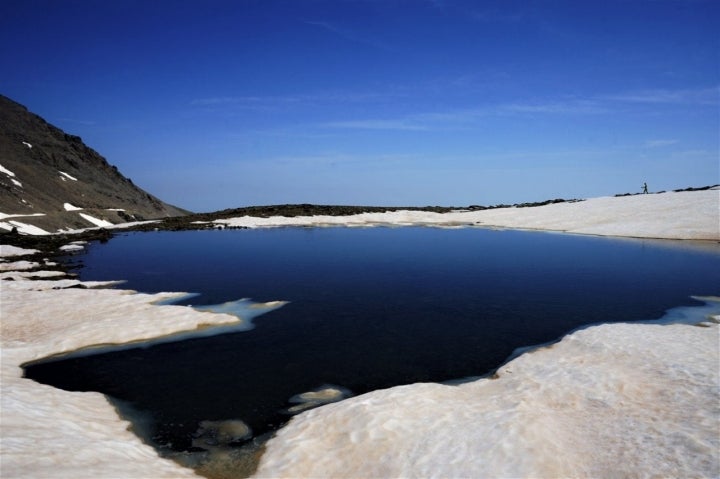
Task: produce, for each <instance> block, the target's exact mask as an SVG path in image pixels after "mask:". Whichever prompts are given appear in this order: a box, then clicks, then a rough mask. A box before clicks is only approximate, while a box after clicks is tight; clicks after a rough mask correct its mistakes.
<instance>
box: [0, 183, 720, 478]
mask: <svg viewBox="0 0 720 479" xmlns="http://www.w3.org/2000/svg"><path fill="white" fill-rule="evenodd" d="M717 195H718V192H717V191H706V192H686V193H668V194H658V195H643V196H637V197H625V198H598V199H596V200H587V201H584V202H581V203H568V204H562V203H561V204H558V205H549V206H545V207H536V208H524V209H516V208H511V209H507V210H491V211H486V212H478V213H452V214H449V215H447V216H446V218H447V217H452V218H454V219H453V220H452V221H451V220H449V219H448V220H443V221H439V219H438V218H437V217H436V216H435V215H432V214H428V213H423V214H422V215H419V216H418V215H415V214H414V213H413V214H411V212H398V213H396V214H385V215H384V216H380V217H367V216H364V217H362V218H353V217H345V218H341V219H339V220H338V219H331V218H318V217H315V218H312V219H307V220H297V219H288V218H270V219H268V220H262V219H257V218H253V219H247V218H245V219H239V220H238V221H239V223H240V224H244V225H246V226H255V227H257V226H285V225H289V224H302V223H301V222H300V223H298V221H308V222H309V223H308V224H315V225H325V224H338V223H333V222H337V221H340V223H339V224H346V225H358V226H368V225H375V224H378V225H394V224H427V225H431V226H443V227H452V226H462V225H468V224H470V225H473V226H475V225H478V224H480V225H482V226H498V227H518V228H533V229H556V230H562V231H572V232H581V233H586V234H611V235H624V236H635V237H672V238H681V239H708V238H709V239H713V238H715V239H717V227H718V196H717ZM479 213H483V214H479ZM462 215H465V216H462ZM513 215H516V216H513ZM358 216H362V215H358ZM6 218H7V215H5V216H3V217H0V220H1V219H6ZM290 220H292V221H290ZM233 221H234V220H233ZM243 222H244V223H243ZM478 222H481V223H478ZM661 234H663V235H667V236H659V235H661ZM20 253H21V252H20V251H18V250H17V249H14V248H8V247H6V246H2V247H0V255H2V256H3V257H4V256H8V257H9V256H11V255H12V256H14V257H16V258H17V255H18V254H20ZM40 266H41V265H40V264H38V263H34V262H29V261H24V260H22V258H20V259H19V260H16V261H13V262H0V270H2V272H1V273H0V277H1V278H2V279H5V278H7V277H12V278H13V281H5V280H2V281H0V319H1V320H2V321H0V346H1V350H0V355H1V359H2V363H1V369H0V385H1V386H2V395H1V397H0V411H1V413H2V420H1V421H0V467H1V471H0V475H1V476H2V477H3V478H5V477H7V478H21V477H22V478H25V477H37V478H44V477H53V478H64V477H68V478H70V477H72V478H120V477H122V478H151V477H152V478H161V477H167V478H181V477H196V476H195V474H194V473H193V472H192V471H191V470H188V469H184V468H182V467H181V466H179V465H177V464H175V463H172V462H169V461H167V460H164V459H161V458H159V457H158V456H157V454H156V453H155V451H154V450H153V449H152V448H150V447H149V446H147V445H146V444H144V443H143V442H141V441H140V439H138V438H137V437H136V436H135V435H133V434H132V433H130V432H129V431H128V426H129V424H128V423H127V422H125V421H123V420H121V419H120V418H119V417H118V414H117V412H116V410H115V409H114V408H113V407H112V406H111V404H110V403H109V402H108V401H107V400H106V398H105V397H104V396H102V395H101V394H98V393H78V392H68V391H62V390H59V389H55V388H52V387H49V386H45V385H41V384H38V383H35V382H33V381H30V380H27V379H24V378H22V369H21V367H20V365H21V364H23V363H25V362H27V361H31V360H34V359H39V358H42V357H47V356H49V355H52V354H57V353H61V352H69V351H75V350H78V349H82V348H84V347H87V346H91V345H98V344H106V345H107V344H124V343H130V342H133V341H143V340H151V339H154V338H159V337H162V336H168V335H173V334H176V333H178V332H180V331H193V330H206V329H207V328H208V327H209V328H211V329H212V328H214V327H218V325H220V326H219V327H222V325H233V324H238V323H239V322H240V321H239V320H238V318H237V317H236V316H233V315H231V314H223V313H218V312H203V311H197V310H195V309H193V308H189V307H182V306H173V305H157V304H155V303H157V302H158V301H162V300H166V299H169V298H174V297H177V296H178V293H159V294H153V295H148V294H138V293H134V292H131V291H122V290H117V289H94V288H98V287H102V286H105V285H108V284H110V283H91V282H85V283H82V284H83V285H84V286H86V288H89V289H76V288H72V289H62V288H70V287H72V286H76V285H79V284H81V283H80V282H79V281H78V280H74V279H60V280H51V278H52V277H53V276H54V275H55V274H56V273H53V272H43V271H37V270H36V269H37V268H40ZM31 269H32V271H30V270H31ZM19 270H20V271H19ZM22 270H24V271H22ZM30 277H32V278H35V280H34V281H30V280H29V278H30ZM608 300H612V298H608ZM708 301H711V300H708ZM712 301H715V302H712ZM712 301H711V303H712V304H713V305H714V306H713V307H714V308H715V309H714V310H715V311H717V309H718V307H717V298H716V299H715V300H712ZM702 311H704V313H703V314H704V315H707V310H702ZM683 314H685V312H677V311H676V312H675V315H676V316H677V315H679V316H682V315H683ZM687 314H690V313H687ZM693 314H695V313H693ZM703 314H701V315H700V316H702V317H700V318H698V319H697V320H696V322H698V321H701V320H703V319H705V318H704V316H703ZM715 314H716V313H715ZM608 319H612V318H608ZM690 322H692V321H690ZM702 325H703V326H704V327H698V326H692V325H688V324H670V325H659V324H608V325H601V326H595V327H590V328H587V329H583V330H580V331H576V332H574V333H572V334H570V335H568V336H566V337H565V338H564V339H563V340H562V341H560V342H558V343H556V344H554V345H552V346H551V347H545V348H540V349H538V350H535V351H533V352H530V353H526V354H523V355H521V356H519V357H518V358H516V359H514V360H513V361H511V362H509V363H508V364H506V365H505V366H503V367H502V368H500V370H499V371H498V374H497V378H495V379H489V378H485V379H479V380H475V381H472V382H468V383H465V384H462V385H459V386H450V385H441V384H414V385H408V386H401V387H396V388H391V389H387V390H382V391H375V392H372V393H369V394H366V395H363V396H358V397H355V398H351V399H347V400H344V401H341V402H337V403H334V404H329V405H325V406H322V407H320V408H317V409H313V410H311V411H307V412H303V413H301V414H299V415H298V416H296V417H295V418H294V419H293V420H292V421H291V423H290V424H289V425H288V426H286V427H285V428H283V429H282V430H281V431H279V432H278V434H277V436H276V437H275V438H274V439H272V440H271V441H270V442H269V443H268V444H267V450H266V453H265V455H264V456H263V458H262V460H261V463H260V467H259V469H258V471H257V474H256V475H257V476H258V477H651V476H653V477H720V465H719V464H720V459H719V458H718V454H719V453H718V451H720V440H719V439H718V431H719V430H720V423H719V418H720V408H719V406H720V393H719V391H720V377H719V375H720V373H719V370H720V366H719V364H720V358H719V353H718V348H719V346H718V345H719V344H720V341H719V340H720V334H719V330H718V324H717V318H715V319H712V320H705V321H704V322H703V324H702ZM331 389H332V388H330V389H328V391H330V392H328V391H322V394H320V393H319V392H317V391H315V392H310V394H306V395H305V396H303V397H302V398H298V399H303V400H305V399H308V398H309V399H310V400H315V399H317V398H316V396H322V397H321V399H324V397H325V396H328V395H330V396H333V397H334V396H335V395H336V393H335V391H333V390H331ZM330 393H332V394H330ZM306 396H307V397H306Z"/></svg>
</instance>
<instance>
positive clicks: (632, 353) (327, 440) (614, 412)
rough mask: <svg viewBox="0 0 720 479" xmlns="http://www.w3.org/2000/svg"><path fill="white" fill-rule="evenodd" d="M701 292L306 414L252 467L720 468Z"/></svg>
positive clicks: (693, 471) (285, 473) (365, 472)
mask: <svg viewBox="0 0 720 479" xmlns="http://www.w3.org/2000/svg"><path fill="white" fill-rule="evenodd" d="M696 299H698V300H700V301H703V302H704V304H703V305H700V306H684V307H678V308H673V309H671V310H668V311H667V313H666V314H665V315H664V316H663V317H662V318H660V319H658V320H654V321H645V322H642V323H612V324H599V325H594V326H590V327H586V328H582V329H579V330H576V331H574V332H572V333H570V334H568V335H567V336H565V337H564V338H562V339H561V340H560V341H559V342H557V343H553V344H551V345H549V346H540V347H535V348H533V349H531V350H529V351H527V352H526V353H524V354H522V355H520V356H518V357H516V358H515V359H513V360H511V361H509V362H507V363H506V364H505V365H503V366H501V367H500V368H499V369H498V370H497V372H496V374H495V375H494V376H493V378H482V379H478V380H474V381H470V382H464V383H459V384H456V385H443V384H435V383H422V384H413V385H408V386H398V387H394V388H390V389H385V390H379V391H373V392H370V393H367V394H364V395H361V396H358V397H355V398H351V399H347V400H345V401H342V402H339V403H336V404H331V405H327V406H323V407H322V408H319V409H315V410H312V411H309V412H307V413H304V414H300V415H298V416H296V417H295V418H294V419H293V420H292V421H291V422H290V424H288V425H287V426H285V427H284V428H283V429H281V430H279V431H278V432H277V434H276V436H275V437H274V438H273V439H271V440H270V441H269V442H268V444H267V445H266V447H267V451H266V453H265V455H264V456H263V457H262V459H261V462H260V466H259V468H258V471H257V472H256V474H255V475H254V476H253V477H338V478H339V477H649V476H660V477H718V476H719V475H720V435H719V434H718V431H720V377H719V376H720V371H718V364H719V363H718V360H719V356H720V354H719V353H718V349H719V348H720V346H719V343H718V339H719V335H718V332H719V331H720V328H719V325H718V323H720V298H718V297H698V298H696ZM699 326H702V327H699Z"/></svg>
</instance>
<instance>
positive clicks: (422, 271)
mask: <svg viewBox="0 0 720 479" xmlns="http://www.w3.org/2000/svg"><path fill="white" fill-rule="evenodd" d="M666 244H677V243H657V242H649V241H639V240H614V239H606V238H596V237H585V236H572V235H561V234H551V233H533V232H522V231H492V230H487V229H459V230H440V229H429V228H394V229H391V228H377V229H348V228H327V229H303V228H288V229H271V230H241V231H195V232H172V233H170V232H159V233H138V234H128V235H125V236H120V237H117V238H114V239H113V240H111V241H110V242H109V243H107V244H93V245H91V246H90V248H89V250H88V252H87V253H86V254H85V255H84V256H83V257H82V258H81V259H82V262H83V264H84V267H83V268H82V269H80V273H81V278H82V279H83V280H108V279H125V280H127V283H126V284H124V285H122V287H123V288H132V289H136V290H139V291H143V292H158V291H187V292H197V293H201V295H200V296H198V297H196V298H193V299H192V300H191V302H192V303H193V304H195V305H199V304H215V303H221V302H225V301H230V300H235V299H238V298H242V297H249V298H252V299H254V300H256V301H269V300H287V301H290V304H288V305H286V306H284V307H282V308H280V309H278V310H275V311H273V312H270V313H268V314H266V315H263V316H261V317H259V318H257V319H256V320H255V324H256V328H255V329H253V330H251V331H247V332H241V333H234V334H226V335H222V336H216V337H211V338H205V339H193V340H187V341H183V342H177V343H172V344H164V345H157V346H153V347H149V348H145V349H142V348H137V349H133V350H128V351H122V352H115V353H107V354H98V355H94V356H89V357H81V358H73V359H67V360H63V361H53V362H48V363H44V364H37V365H34V366H32V367H30V368H28V369H27V370H26V374H27V375H28V376H29V377H32V378H34V379H36V380H38V381H41V382H45V383H49V384H53V385H55V386H57V387H62V388H65V389H69V390H96V391H101V392H104V393H106V394H109V395H110V396H112V397H115V398H118V399H121V400H123V401H126V402H128V403H130V404H131V405H132V406H133V407H134V408H136V409H137V410H139V411H144V412H148V413H149V414H150V415H151V416H152V421H151V422H152V424H151V429H152V435H153V436H154V440H155V441H156V442H157V443H158V444H160V445H161V446H163V447H167V448H172V449H175V450H183V449H188V448H190V441H191V438H192V435H193V433H194V432H195V431H196V429H197V427H198V424H199V422H200V421H203V420H221V419H242V420H243V421H245V422H246V423H248V424H249V425H250V426H251V427H252V429H253V431H254V432H255V434H256V435H257V434H260V433H263V432H267V431H270V430H272V429H274V428H277V427H278V426H279V425H281V424H282V423H283V422H285V421H287V420H288V419H289V416H288V415H287V414H286V413H285V412H284V411H285V410H286V408H287V407H288V406H289V405H290V404H289V403H288V400H289V398H291V397H292V396H293V395H296V394H298V393H302V392H305V391H309V390H313V389H315V388H318V387H320V386H323V385H325V384H333V385H338V386H342V387H344V388H347V389H349V390H350V391H352V392H353V393H355V394H360V393H364V392H367V391H371V390H374V389H379V388H386V387H390V386H394V385H398V384H408V383H414V382H420V381H446V380H451V379H456V378H462V377H467V376H476V375H482V374H486V373H489V372H491V371H493V370H494V369H495V368H497V367H498V366H499V365H500V364H501V363H502V362H503V361H504V360H505V359H506V358H507V357H508V356H509V355H510V354H511V353H512V352H513V350H514V349H515V348H518V347H522V346H527V345H533V344H539V343H544V342H548V341H552V340H556V339H558V338H559V337H561V336H562V335H564V334H565V333H567V332H569V331H571V330H573V329H575V328H577V327H580V326H582V325H586V324H590V323H596V322H606V321H633V320H644V319H654V318H659V317H660V316H662V315H663V313H664V311H665V310H667V309H669V308H672V307H676V306H681V305H692V304H695V303H696V302H695V301H694V300H693V299H691V298H690V296H691V295H717V294H718V293H720V291H719V289H720V251H719V250H718V248H715V249H714V251H707V250H706V251H699V250H691V249H687V248H682V247H677V246H666Z"/></svg>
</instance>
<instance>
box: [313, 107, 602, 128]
mask: <svg viewBox="0 0 720 479" xmlns="http://www.w3.org/2000/svg"><path fill="white" fill-rule="evenodd" d="M607 111H608V110H606V109H605V108H604V107H602V105H599V104H597V103H595V102H593V101H585V100H570V101H565V102H563V101H557V102H527V103H521V102H517V103H507V104H498V105H490V106H483V107H478V108H471V109H455V110H446V111H434V112H424V113H416V114H410V115H404V116H401V117H394V118H365V119H357V120H347V121H335V122H328V123H325V124H323V125H322V126H324V127H328V128H347V129H373V130H402V131H423V130H458V129H467V128H470V127H472V126H473V125H474V124H477V122H478V121H481V120H483V119H485V118H488V117H497V116H533V117H536V116H540V115H590V114H602V113H606V112H607Z"/></svg>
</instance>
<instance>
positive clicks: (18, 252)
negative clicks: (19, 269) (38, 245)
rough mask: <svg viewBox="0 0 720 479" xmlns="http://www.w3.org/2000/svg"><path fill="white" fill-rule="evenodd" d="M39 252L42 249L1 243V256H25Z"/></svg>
mask: <svg viewBox="0 0 720 479" xmlns="http://www.w3.org/2000/svg"><path fill="white" fill-rule="evenodd" d="M39 252H40V251H38V250H36V249H27V248H19V247H17V246H12V245H9V244H0V258H7V257H9V256H25V255H30V254H35V253H39Z"/></svg>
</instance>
